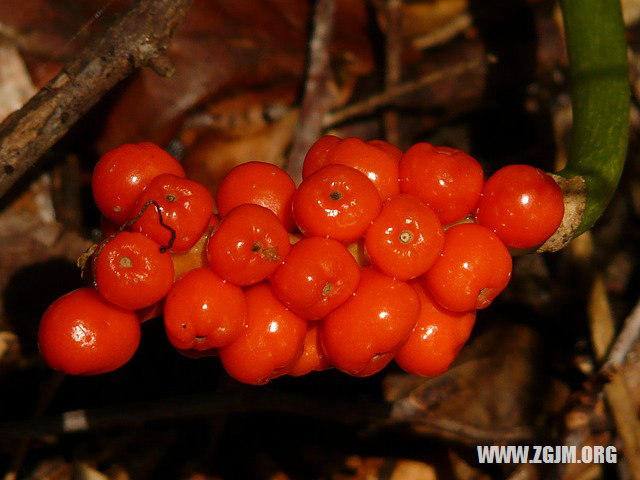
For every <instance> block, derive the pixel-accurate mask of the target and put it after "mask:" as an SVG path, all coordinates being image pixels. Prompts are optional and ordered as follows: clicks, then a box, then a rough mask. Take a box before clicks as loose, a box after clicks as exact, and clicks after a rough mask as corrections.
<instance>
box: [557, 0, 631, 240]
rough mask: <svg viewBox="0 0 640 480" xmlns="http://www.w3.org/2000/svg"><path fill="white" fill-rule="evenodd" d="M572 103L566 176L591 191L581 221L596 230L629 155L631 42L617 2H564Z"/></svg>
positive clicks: (577, 0) (562, 0) (575, 0)
mask: <svg viewBox="0 0 640 480" xmlns="http://www.w3.org/2000/svg"><path fill="white" fill-rule="evenodd" d="M560 5H561V7H562V13H563V16H564V25H565V34H566V42H567V51H568V53H569V62H570V78H571V85H572V103H573V132H572V141H571V150H570V153H569V161H568V164H567V167H566V168H565V169H564V170H563V171H562V172H559V174H560V175H562V176H564V177H572V176H575V175H579V176H581V177H583V178H584V180H585V182H586V187H587V200H586V207H585V211H584V215H583V217H582V222H581V224H580V226H579V228H578V231H577V232H575V235H576V236H577V235H578V234H580V233H582V232H584V231H585V230H587V229H589V228H591V226H592V225H593V224H594V223H595V221H596V220H597V219H598V218H599V217H600V215H602V212H603V211H604V209H605V208H606V207H607V205H608V204H609V202H610V200H611V197H612V196H613V193H614V192H615V190H616V188H617V185H618V181H619V180H620V175H621V174H622V169H623V167H624V161H625V158H626V153H627V140H628V137H627V135H628V131H629V99H630V91H629V78H628V66H627V43H626V39H625V27H624V23H623V21H622V12H621V7H620V2H619V1H617V0H561V2H560Z"/></svg>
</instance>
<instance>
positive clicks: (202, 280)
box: [164, 268, 247, 351]
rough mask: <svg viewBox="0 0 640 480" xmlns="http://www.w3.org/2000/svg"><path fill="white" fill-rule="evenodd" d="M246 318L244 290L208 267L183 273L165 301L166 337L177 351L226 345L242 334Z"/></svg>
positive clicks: (200, 349) (201, 349)
mask: <svg viewBox="0 0 640 480" xmlns="http://www.w3.org/2000/svg"><path fill="white" fill-rule="evenodd" d="M246 318H247V301H246V299H245V296H244V292H243V291H242V289H241V288H240V287H236V286H235V285H232V284H230V283H226V282H225V281H224V280H222V279H221V278H220V277H219V276H218V275H216V274H215V273H214V272H213V271H211V269H209V268H197V269H195V270H191V271H190V272H189V273H187V274H186V275H184V276H183V277H182V278H181V279H180V280H178V281H177V282H176V283H175V284H174V285H173V287H172V288H171V290H170V291H169V293H168V295H167V299H166V300H165V302H164V325H165V330H166V332H167V338H169V341H170V342H171V344H172V345H173V346H174V347H175V348H177V349H178V350H197V351H203V350H209V349H212V348H218V347H224V346H225V345H228V344H229V343H231V342H233V341H234V340H235V339H237V338H238V337H239V336H240V334H241V333H242V329H243V327H244V324H245V321H246Z"/></svg>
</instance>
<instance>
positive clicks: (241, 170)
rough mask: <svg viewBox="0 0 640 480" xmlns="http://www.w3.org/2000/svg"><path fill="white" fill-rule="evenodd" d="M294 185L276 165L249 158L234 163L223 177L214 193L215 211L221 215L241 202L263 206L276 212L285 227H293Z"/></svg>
mask: <svg viewBox="0 0 640 480" xmlns="http://www.w3.org/2000/svg"><path fill="white" fill-rule="evenodd" d="M295 191H296V186H295V184H294V183H293V180H291V177H290V176H289V175H288V174H287V172H285V171H284V170H282V169H281V168H278V167H277V166H276V165H273V164H271V163H265V162H248V163H243V164H240V165H238V166H236V167H234V168H233V169H232V170H231V171H230V172H229V173H228V174H227V175H226V176H225V177H224V179H223V180H222V183H221V184H220V187H219V188H218V191H217V193H216V205H217V206H218V213H219V214H220V216H224V215H226V214H227V213H229V212H230V211H231V210H232V209H233V208H235V207H237V206H238V205H242V204H243V203H253V204H255V205H260V206H262V207H266V208H268V209H269V210H271V211H272V212H273V213H275V214H276V216H277V217H278V219H279V220H280V222H282V225H283V226H284V228H286V229H287V231H289V232H292V231H294V230H295V227H296V224H295V222H294V221H293V213H292V211H291V203H292V201H293V194H294V193H295Z"/></svg>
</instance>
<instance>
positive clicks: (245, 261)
mask: <svg viewBox="0 0 640 480" xmlns="http://www.w3.org/2000/svg"><path fill="white" fill-rule="evenodd" d="M290 249H291V244H290V243H289V234H288V233H287V231H286V230H285V228H284V227H283V226H282V224H281V223H280V221H279V220H278V217H276V215H275V214H274V213H273V212H272V211H271V210H269V209H267V208H264V207H261V206H259V205H253V204H244V205H239V206H237V207H235V208H234V209H233V210H231V211H230V212H229V213H228V214H227V215H226V216H225V217H224V218H223V219H222V221H221V222H220V224H219V225H218V226H217V228H216V229H215V230H214V231H213V233H212V234H211V237H210V238H209V243H208V245H207V254H208V257H209V265H210V267H211V268H212V269H213V271H214V272H216V273H217V274H218V275H220V276H221V277H222V278H224V279H225V280H227V281H228V282H231V283H233V284H234V285H240V286H247V285H253V284H254V283H258V282H261V281H262V280H265V279H267V278H269V277H270V276H271V274H273V272H275V271H276V269H277V268H278V267H279V266H280V265H281V264H282V261H283V260H284V258H285V257H286V256H287V254H288V253H289V250H290Z"/></svg>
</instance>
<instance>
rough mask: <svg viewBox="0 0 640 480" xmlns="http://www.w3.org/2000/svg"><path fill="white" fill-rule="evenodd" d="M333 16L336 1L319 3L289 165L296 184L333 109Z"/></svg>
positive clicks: (315, 13)
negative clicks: (329, 85)
mask: <svg viewBox="0 0 640 480" xmlns="http://www.w3.org/2000/svg"><path fill="white" fill-rule="evenodd" d="M334 13H335V1H334V0H318V2H317V3H316V7H315V12H314V17H313V33H312V35H311V42H310V48H309V67H308V70H307V79H306V82H305V88H304V97H303V99H302V109H301V111H300V121H299V126H298V130H297V131H296V134H295V137H294V139H293V143H292V147H291V152H290V154H289V161H288V162H287V172H288V173H289V175H291V178H293V181H294V182H296V185H297V184H299V183H300V182H301V181H302V162H303V161H304V156H305V154H306V152H307V151H308V150H309V148H310V147H311V145H313V143H314V142H315V141H316V140H317V139H318V137H319V136H320V134H321V133H322V119H323V117H324V115H325V114H326V113H327V112H328V111H329V109H330V108H331V103H332V98H331V95H330V93H329V89H328V84H329V81H330V79H331V62H330V61H331V55H330V51H329V47H330V44H331V37H332V35H333V16H334Z"/></svg>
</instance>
